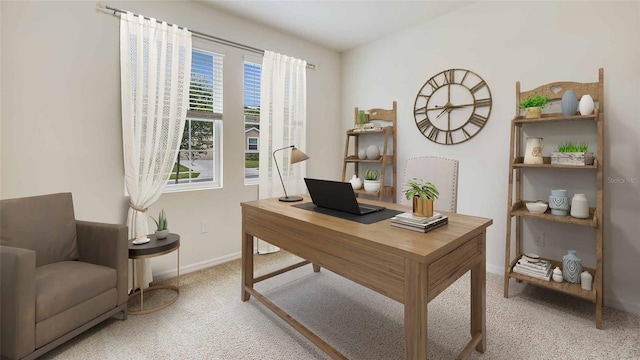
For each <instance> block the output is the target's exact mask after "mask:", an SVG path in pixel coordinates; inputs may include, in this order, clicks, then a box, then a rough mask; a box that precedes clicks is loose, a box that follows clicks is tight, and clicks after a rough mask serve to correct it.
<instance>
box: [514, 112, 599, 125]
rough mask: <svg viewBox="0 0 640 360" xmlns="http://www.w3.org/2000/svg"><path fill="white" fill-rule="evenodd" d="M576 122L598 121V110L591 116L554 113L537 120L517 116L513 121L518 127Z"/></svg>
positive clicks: (543, 115)
mask: <svg viewBox="0 0 640 360" xmlns="http://www.w3.org/2000/svg"><path fill="white" fill-rule="evenodd" d="M576 120H592V121H598V109H596V110H595V111H594V112H593V114H590V115H572V116H564V115H562V113H553V114H542V117H539V118H535V119H526V118H525V117H524V116H517V117H515V118H514V119H513V120H512V121H513V123H514V124H516V125H522V124H539V123H547V122H558V121H576Z"/></svg>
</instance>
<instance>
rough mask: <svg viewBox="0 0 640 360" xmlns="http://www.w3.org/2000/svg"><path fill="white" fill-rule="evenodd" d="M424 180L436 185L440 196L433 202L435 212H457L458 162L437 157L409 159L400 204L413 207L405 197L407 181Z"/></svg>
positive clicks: (402, 184) (401, 187)
mask: <svg viewBox="0 0 640 360" xmlns="http://www.w3.org/2000/svg"><path fill="white" fill-rule="evenodd" d="M412 178H418V179H422V180H424V181H428V182H430V183H432V184H434V185H435V186H436V187H437V188H438V192H439V193H440V195H439V196H438V199H437V200H436V201H434V202H433V208H434V210H440V211H448V212H456V211H457V207H458V160H453V159H445V158H441V157H436V156H420V157H414V158H411V159H408V160H407V162H406V163H405V166H404V174H403V177H402V183H400V203H401V204H405V205H411V204H412V202H411V200H407V198H406V197H405V196H404V192H403V191H404V189H405V188H406V186H405V184H406V183H407V180H409V179H412Z"/></svg>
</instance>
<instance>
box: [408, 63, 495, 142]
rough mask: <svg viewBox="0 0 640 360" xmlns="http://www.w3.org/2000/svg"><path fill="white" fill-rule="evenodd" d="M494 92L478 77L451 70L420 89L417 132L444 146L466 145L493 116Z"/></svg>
mask: <svg viewBox="0 0 640 360" xmlns="http://www.w3.org/2000/svg"><path fill="white" fill-rule="evenodd" d="M491 103H492V101H491V90H489V85H487V83H486V82H485V81H484V80H483V79H482V78H481V77H480V76H479V75H478V74H476V73H474V72H473V71H470V70H465V69H449V70H444V71H441V72H439V73H437V74H435V75H434V76H432V77H431V78H430V79H429V80H427V82H426V83H425V84H424V85H423V86H422V88H420V91H418V95H417V96H416V101H415V104H414V109H413V116H414V118H415V120H416V125H417V126H418V131H420V133H422V135H424V136H425V137H426V138H427V139H429V140H431V141H433V142H435V143H438V144H443V145H453V144H459V143H461V142H465V141H467V140H469V139H471V138H472V137H474V136H475V135H476V134H478V133H479V132H480V130H482V128H483V127H484V125H485V124H486V123H487V121H488V120H489V115H490V114H491Z"/></svg>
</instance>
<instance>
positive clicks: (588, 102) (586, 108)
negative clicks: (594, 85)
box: [578, 94, 595, 115]
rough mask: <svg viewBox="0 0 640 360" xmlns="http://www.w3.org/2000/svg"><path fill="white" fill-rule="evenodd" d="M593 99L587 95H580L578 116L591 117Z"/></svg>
mask: <svg viewBox="0 0 640 360" xmlns="http://www.w3.org/2000/svg"><path fill="white" fill-rule="evenodd" d="M594 106H595V105H594V104H593V98H592V97H591V95H589V94H585V95H582V98H580V103H579V104H578V109H579V110H580V115H591V114H593V108H594Z"/></svg>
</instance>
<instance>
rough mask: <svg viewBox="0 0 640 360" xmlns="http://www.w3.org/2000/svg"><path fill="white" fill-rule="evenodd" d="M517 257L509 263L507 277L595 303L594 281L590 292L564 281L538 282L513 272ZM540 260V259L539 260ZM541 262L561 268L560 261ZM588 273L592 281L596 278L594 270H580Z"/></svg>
mask: <svg viewBox="0 0 640 360" xmlns="http://www.w3.org/2000/svg"><path fill="white" fill-rule="evenodd" d="M520 256H522V255H519V256H518V257H517V258H516V259H515V260H514V261H513V262H512V263H511V267H510V268H509V274H508V276H509V277H512V278H515V279H518V280H522V281H526V282H528V283H530V284H533V285H537V286H541V287H544V288H548V289H552V290H555V291H559V292H562V293H565V294H569V295H573V296H577V297H579V298H582V299H586V300H589V301H591V302H595V301H596V286H595V281H594V282H593V283H592V284H591V290H584V289H583V288H582V287H581V286H580V284H572V283H569V282H566V281H563V282H561V283H559V282H555V281H553V280H549V281H546V280H540V279H536V278H534V277H531V276H527V275H523V274H519V273H517V272H514V271H513V267H514V266H515V264H516V263H517V262H518V259H519V258H520ZM541 259H542V258H541ZM543 260H548V261H549V262H550V263H551V267H553V268H555V267H556V266H558V267H560V268H562V262H561V261H556V260H551V259H543ZM585 270H586V271H588V272H589V273H591V276H593V279H595V278H596V271H595V270H594V269H591V268H585V267H583V268H582V271H585Z"/></svg>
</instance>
